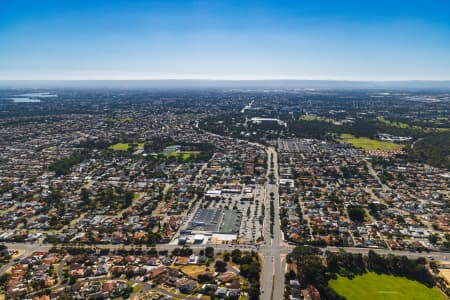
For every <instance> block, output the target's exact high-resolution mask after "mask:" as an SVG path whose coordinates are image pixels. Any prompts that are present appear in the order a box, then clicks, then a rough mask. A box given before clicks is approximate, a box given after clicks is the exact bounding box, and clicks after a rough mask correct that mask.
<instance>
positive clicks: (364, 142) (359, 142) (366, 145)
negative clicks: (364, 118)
mask: <svg viewBox="0 0 450 300" xmlns="http://www.w3.org/2000/svg"><path fill="white" fill-rule="evenodd" d="M338 140H339V141H341V142H346V143H351V144H352V145H353V147H356V148H361V149H364V150H387V151H396V150H400V149H401V148H402V145H399V144H395V143H391V142H382V141H377V140H372V139H369V138H367V137H355V136H353V135H351V134H347V133H344V134H341V136H340V138H339V139H338Z"/></svg>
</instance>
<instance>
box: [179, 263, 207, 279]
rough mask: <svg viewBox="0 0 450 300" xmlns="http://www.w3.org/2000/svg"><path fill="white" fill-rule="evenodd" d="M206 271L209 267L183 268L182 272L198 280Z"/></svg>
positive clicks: (190, 266)
mask: <svg viewBox="0 0 450 300" xmlns="http://www.w3.org/2000/svg"><path fill="white" fill-rule="evenodd" d="M206 271H207V267H206V266H205V265H189V266H185V267H182V268H181V272H183V273H184V274H186V275H187V276H189V277H191V278H194V279H197V278H198V275H200V274H203V273H205V272H206Z"/></svg>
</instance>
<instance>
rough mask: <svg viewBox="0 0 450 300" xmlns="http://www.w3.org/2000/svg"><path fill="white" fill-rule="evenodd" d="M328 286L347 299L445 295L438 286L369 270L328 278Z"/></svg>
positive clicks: (432, 299)
mask: <svg viewBox="0 0 450 300" xmlns="http://www.w3.org/2000/svg"><path fill="white" fill-rule="evenodd" d="M328 284H329V286H330V287H331V288H332V289H334V290H335V291H336V292H337V293H338V294H339V295H341V296H344V297H345V298H347V300H360V299H371V300H377V299H380V300H428V299H429V300H440V299H442V300H444V299H446V297H444V295H443V294H442V293H441V292H440V291H439V290H438V288H436V287H434V288H428V287H426V286H425V285H423V284H421V283H419V282H417V281H413V280H409V279H407V278H404V277H397V276H393V275H386V274H381V275H379V274H376V273H374V272H369V273H366V274H364V275H360V276H356V277H354V278H353V279H349V278H347V277H342V276H338V278H337V279H336V280H330V281H329V282H328Z"/></svg>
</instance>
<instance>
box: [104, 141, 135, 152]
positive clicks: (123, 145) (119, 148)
mask: <svg viewBox="0 0 450 300" xmlns="http://www.w3.org/2000/svg"><path fill="white" fill-rule="evenodd" d="M130 147H131V144H128V143H117V144H114V145H112V146H109V149H111V150H114V151H127V150H128V148H130ZM137 149H144V143H138V144H137Z"/></svg>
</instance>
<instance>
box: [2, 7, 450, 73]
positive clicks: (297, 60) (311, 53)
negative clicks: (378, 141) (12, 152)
mask: <svg viewBox="0 0 450 300" xmlns="http://www.w3.org/2000/svg"><path fill="white" fill-rule="evenodd" d="M161 78H162V79H166V78H175V79H183V78H198V79H274V78H275V79H344V80H411V79H424V80H426V79H430V80H450V1H448V0H444V1H433V0H429V1H414V0H409V1H400V0H399V1H396V0H391V1H384V0H377V1H375V0H373V1H353V0H342V1H337V0H336V1H320V0H319V1H302V0H297V1H263V0H260V1H244V0H241V1H233V0H222V1H216V0H204V1H189V0H183V1H176V0H165V1H152V0H147V1H132V0H128V1H125V0H123V1H122V0H120V1H113V0H109V1H96V0H89V1H71V0H57V1H49V0H39V1H20V0H0V79H161Z"/></svg>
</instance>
